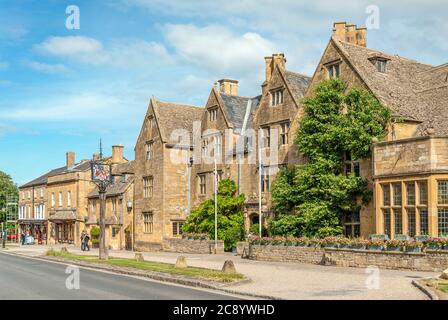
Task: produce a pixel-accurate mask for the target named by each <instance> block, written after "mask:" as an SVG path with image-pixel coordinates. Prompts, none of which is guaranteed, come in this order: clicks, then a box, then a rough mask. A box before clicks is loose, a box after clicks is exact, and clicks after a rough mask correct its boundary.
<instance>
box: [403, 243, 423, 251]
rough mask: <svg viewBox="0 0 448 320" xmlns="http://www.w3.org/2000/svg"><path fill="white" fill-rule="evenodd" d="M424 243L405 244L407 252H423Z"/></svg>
mask: <svg viewBox="0 0 448 320" xmlns="http://www.w3.org/2000/svg"><path fill="white" fill-rule="evenodd" d="M422 248H423V242H422V241H415V240H414V241H408V242H406V244H405V250H406V252H422Z"/></svg>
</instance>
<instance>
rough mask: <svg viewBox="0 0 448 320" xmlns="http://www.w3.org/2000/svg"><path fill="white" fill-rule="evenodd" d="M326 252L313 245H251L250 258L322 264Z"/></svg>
mask: <svg viewBox="0 0 448 320" xmlns="http://www.w3.org/2000/svg"><path fill="white" fill-rule="evenodd" d="M324 252H325V251H324V249H322V248H313V247H293V246H270V245H267V246H264V245H250V246H249V259H252V260H263V261H281V262H301V263H312V264H320V263H322V259H323V257H324Z"/></svg>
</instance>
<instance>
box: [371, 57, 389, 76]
mask: <svg viewBox="0 0 448 320" xmlns="http://www.w3.org/2000/svg"><path fill="white" fill-rule="evenodd" d="M369 60H370V62H372V64H373V65H374V66H375V68H376V70H377V71H378V72H381V73H386V71H387V69H386V67H387V61H388V60H389V59H388V58H387V57H382V56H377V55H374V56H373V57H370V58H369Z"/></svg>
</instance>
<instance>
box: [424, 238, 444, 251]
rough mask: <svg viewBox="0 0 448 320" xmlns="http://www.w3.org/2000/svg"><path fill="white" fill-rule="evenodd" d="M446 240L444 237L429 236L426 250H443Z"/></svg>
mask: <svg viewBox="0 0 448 320" xmlns="http://www.w3.org/2000/svg"><path fill="white" fill-rule="evenodd" d="M445 245H446V240H444V239H442V238H429V239H428V241H426V250H437V251H438V250H443V248H444V246H445Z"/></svg>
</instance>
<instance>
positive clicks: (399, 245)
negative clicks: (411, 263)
mask: <svg viewBox="0 0 448 320" xmlns="http://www.w3.org/2000/svg"><path fill="white" fill-rule="evenodd" d="M404 245H405V241H402V240H389V241H386V251H394V252H397V251H402V250H403V247H404Z"/></svg>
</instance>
